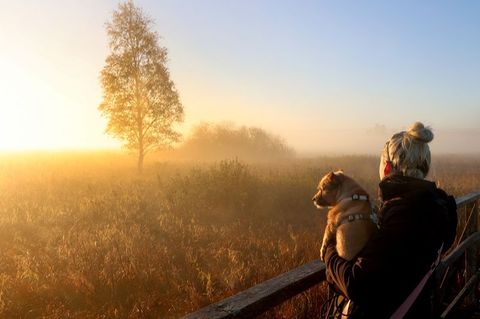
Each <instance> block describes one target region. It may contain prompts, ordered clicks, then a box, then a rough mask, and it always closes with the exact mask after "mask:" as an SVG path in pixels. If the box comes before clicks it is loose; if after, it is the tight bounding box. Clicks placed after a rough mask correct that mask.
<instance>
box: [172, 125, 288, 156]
mask: <svg viewBox="0 0 480 319" xmlns="http://www.w3.org/2000/svg"><path fill="white" fill-rule="evenodd" d="M177 153H178V155H179V156H180V157H184V158H191V159H203V160H219V159H225V158H238V159H242V160H254V161H257V160H272V159H273V160H276V159H285V158H291V157H293V156H294V155H295V151H294V150H293V148H291V147H290V146H288V145H287V143H286V142H285V141H284V140H283V139H282V138H281V137H279V136H276V135H274V134H272V133H269V132H267V131H266V130H264V129H262V128H258V127H248V126H238V127H237V126H234V125H232V124H226V123H224V124H212V123H202V124H200V125H198V126H196V127H194V128H193V129H192V131H191V133H190V136H189V137H188V138H187V139H186V140H185V141H184V143H183V144H181V145H180V146H179V147H178V148H177Z"/></svg>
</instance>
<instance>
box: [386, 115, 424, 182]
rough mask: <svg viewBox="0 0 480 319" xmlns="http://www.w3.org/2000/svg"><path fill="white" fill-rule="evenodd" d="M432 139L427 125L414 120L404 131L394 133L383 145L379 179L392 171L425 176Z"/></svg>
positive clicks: (418, 176) (420, 176)
mask: <svg viewBox="0 0 480 319" xmlns="http://www.w3.org/2000/svg"><path fill="white" fill-rule="evenodd" d="M432 140H433V133H432V130H431V129H430V128H429V127H425V126H424V125H423V124H422V123H420V122H416V123H413V125H412V126H410V127H409V128H408V130H406V131H402V132H400V133H397V134H394V135H393V136H392V137H391V138H390V139H389V140H388V141H387V143H386V144H385V146H384V147H383V151H382V155H381V158H380V168H379V174H380V179H383V178H384V177H385V176H388V175H390V174H393V173H397V174H402V175H405V176H411V177H416V178H425V177H426V176H427V174H428V171H429V169H430V162H431V156H430V148H429V147H428V143H429V142H431V141H432Z"/></svg>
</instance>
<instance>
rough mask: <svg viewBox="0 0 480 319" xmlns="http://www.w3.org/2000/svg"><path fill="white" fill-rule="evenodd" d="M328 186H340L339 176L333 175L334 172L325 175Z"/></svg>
mask: <svg viewBox="0 0 480 319" xmlns="http://www.w3.org/2000/svg"><path fill="white" fill-rule="evenodd" d="M327 180H328V184H329V185H331V186H337V185H339V184H340V176H338V175H337V174H335V172H330V173H328V175H327Z"/></svg>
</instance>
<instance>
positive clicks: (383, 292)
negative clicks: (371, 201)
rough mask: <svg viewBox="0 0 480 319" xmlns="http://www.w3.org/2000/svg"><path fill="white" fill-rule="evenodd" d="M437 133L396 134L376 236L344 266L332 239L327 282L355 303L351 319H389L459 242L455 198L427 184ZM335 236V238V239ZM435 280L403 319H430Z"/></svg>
mask: <svg viewBox="0 0 480 319" xmlns="http://www.w3.org/2000/svg"><path fill="white" fill-rule="evenodd" d="M432 140H433V133H432V131H431V130H430V129H429V128H428V127H424V126H423V124H422V123H418V122H417V123H414V124H413V125H412V126H411V127H410V128H409V129H408V130H407V131H403V132H400V133H397V134H395V135H393V136H392V137H391V138H390V140H389V141H387V143H386V144H385V146H384V149H383V152H382V155H381V159H380V168H379V173H380V179H381V182H380V184H379V195H380V200H381V201H382V204H381V207H380V210H379V213H378V215H379V218H380V223H379V229H378V232H377V233H376V234H375V235H374V236H373V237H372V238H371V239H370V240H369V242H368V243H367V245H366V246H365V248H364V249H363V250H362V251H361V252H360V253H359V254H358V256H357V257H356V258H355V259H353V260H351V261H346V260H344V259H342V258H340V257H339V256H338V254H337V252H336V250H335V243H334V240H335V238H331V240H330V242H329V243H328V244H327V248H326V252H325V257H324V260H325V263H326V267H327V280H328V282H329V283H330V284H331V285H332V286H333V287H334V289H335V290H337V292H339V293H341V294H342V295H344V296H345V297H347V298H348V299H350V300H351V302H352V304H353V306H351V307H350V315H349V317H348V318H351V319H353V318H369V319H372V318H390V316H391V315H392V314H393V313H394V312H395V311H396V309H397V308H398V307H399V306H400V305H401V304H402V303H403V302H404V301H405V299H406V298H407V297H408V296H409V295H410V293H411V292H412V291H413V289H414V288H415V287H416V286H417V284H418V283H419V282H420V280H421V279H422V278H423V277H424V275H425V274H426V273H427V272H428V270H429V269H430V266H431V265H432V263H433V262H434V260H435V259H436V257H437V254H438V249H439V248H440V247H441V246H442V244H443V251H445V250H446V249H448V248H449V247H450V246H451V245H452V243H453V240H454V238H455V232H456V227H457V214H456V204H455V199H454V198H453V197H452V196H448V195H447V194H446V193H445V192H444V191H443V190H441V189H439V188H437V187H436V185H435V183H433V182H429V181H426V180H425V177H426V176H427V174H428V171H429V168H430V160H431V157H430V149H429V147H428V143H429V142H430V141H432ZM333 237H334V236H333ZM432 289H433V285H432V280H430V282H429V283H428V284H427V285H426V287H425V288H424V289H423V291H422V292H421V293H420V295H419V297H418V298H417V300H416V301H415V303H414V304H413V306H412V307H411V308H410V310H409V311H408V312H407V315H406V316H405V318H430V317H431V302H430V300H431V298H430V295H431V292H432Z"/></svg>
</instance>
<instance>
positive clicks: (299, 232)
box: [0, 153, 480, 318]
mask: <svg viewBox="0 0 480 319" xmlns="http://www.w3.org/2000/svg"><path fill="white" fill-rule="evenodd" d="M436 160H437V161H436V162H435V163H434V168H433V171H432V177H433V178H434V179H436V180H438V181H439V183H440V184H441V185H442V187H444V188H445V189H446V190H447V191H449V192H452V193H454V194H455V195H460V194H464V193H467V192H469V191H472V190H476V189H478V188H480V163H479V161H478V159H476V158H471V159H465V158H460V157H441V158H436ZM132 164H134V161H131V162H130V159H128V158H124V157H123V156H120V155H116V154H94V153H90V154H88V153H77V154H61V155H59V154H53V153H52V154H23V155H3V156H1V157H0V237H1V238H0V317H2V318H151V317H157V318H158V317H160V318H176V317H179V316H181V315H183V314H185V313H188V312H190V311H193V310H196V309H197V308H199V307H201V306H204V305H206V304H209V303H211V302H214V301H217V300H219V299H222V298H224V297H227V296H229V295H232V294H234V293H236V292H238V291H240V290H243V289H245V288H248V287H250V286H252V285H254V284H256V283H258V282H261V281H264V280H266V279H268V278H271V277H273V276H275V275H277V274H279V273H282V272H284V271H287V270H289V269H291V268H293V267H296V266H298V265H301V264H303V263H305V262H308V261H311V260H313V259H316V258H317V255H318V251H319V245H320V240H321V235H322V229H323V225H324V215H323V214H321V213H319V212H318V211H316V210H315V209H314V208H313V206H312V205H311V202H310V198H311V195H312V194H313V191H314V189H315V186H316V183H317V181H318V178H319V177H320V176H321V175H323V174H324V173H326V172H327V171H329V170H332V169H335V168H343V169H345V170H346V173H347V174H350V175H353V176H354V177H355V178H356V179H357V180H358V181H360V183H361V184H362V185H364V186H365V187H366V188H367V189H368V190H369V191H370V192H371V193H373V194H375V192H376V184H377V159H376V158H374V157H336V158H333V157H325V158H317V159H310V160H306V159H305V160H292V161H288V162H279V163H272V164H265V163H263V164H250V165H246V164H243V163H239V162H236V161H224V162H219V163H214V164H192V163H169V162H161V163H155V162H153V163H150V164H148V165H147V167H146V170H145V173H144V175H143V176H142V177H138V176H137V175H136V174H135V170H134V168H133V165H132ZM321 293H322V290H321V289H318V288H317V289H313V290H312V291H310V292H308V293H305V294H302V295H300V296H299V297H297V298H296V300H295V302H290V303H285V304H284V305H282V306H280V307H278V309H275V311H272V312H269V313H268V314H267V315H266V316H267V317H274V318H292V317H297V318H302V317H307V316H312V315H313V314H314V313H316V311H318V306H319V300H321Z"/></svg>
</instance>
